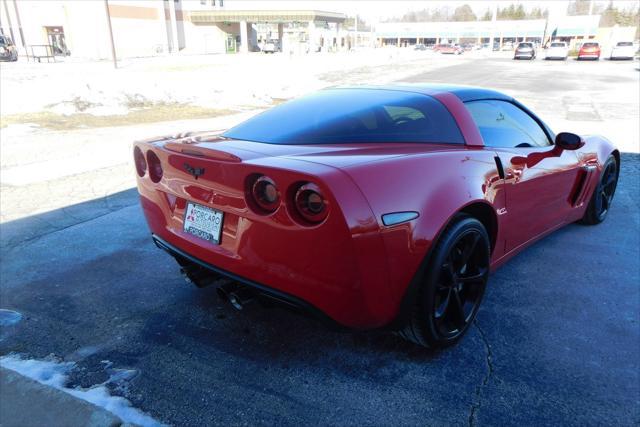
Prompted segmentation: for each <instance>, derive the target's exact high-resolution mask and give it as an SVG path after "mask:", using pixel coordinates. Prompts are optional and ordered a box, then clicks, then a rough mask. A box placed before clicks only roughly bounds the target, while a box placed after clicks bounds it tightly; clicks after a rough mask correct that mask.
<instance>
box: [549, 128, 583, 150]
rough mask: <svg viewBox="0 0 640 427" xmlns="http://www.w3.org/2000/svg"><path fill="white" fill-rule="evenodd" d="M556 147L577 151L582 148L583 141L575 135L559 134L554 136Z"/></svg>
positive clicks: (569, 133)
mask: <svg viewBox="0 0 640 427" xmlns="http://www.w3.org/2000/svg"><path fill="white" fill-rule="evenodd" d="M556 146H558V147H560V148H562V149H563V150H577V149H578V148H582V147H583V146H584V140H583V139H582V138H581V137H580V135H576V134H575V133H571V132H560V133H559V134H557V135H556Z"/></svg>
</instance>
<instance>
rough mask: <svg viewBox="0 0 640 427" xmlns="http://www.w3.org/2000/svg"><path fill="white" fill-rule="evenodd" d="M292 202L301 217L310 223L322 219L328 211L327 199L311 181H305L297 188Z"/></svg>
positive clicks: (316, 222)
mask: <svg viewBox="0 0 640 427" xmlns="http://www.w3.org/2000/svg"><path fill="white" fill-rule="evenodd" d="M294 203H295V206H296V209H297V211H298V213H299V214H300V215H301V216H302V218H303V219H304V220H305V221H308V222H310V223H312V224H318V223H320V222H322V221H324V219H325V218H326V217H327V214H328V213H329V209H328V206H327V205H328V202H327V199H325V198H324V196H323V195H322V192H321V191H320V188H318V186H317V185H315V184H313V183H306V184H303V185H302V186H300V188H298V191H296V194H295V197H294Z"/></svg>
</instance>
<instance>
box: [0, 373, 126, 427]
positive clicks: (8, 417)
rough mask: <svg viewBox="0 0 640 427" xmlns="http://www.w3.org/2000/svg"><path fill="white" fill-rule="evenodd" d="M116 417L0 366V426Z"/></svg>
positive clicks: (111, 421) (63, 425)
mask: <svg viewBox="0 0 640 427" xmlns="http://www.w3.org/2000/svg"><path fill="white" fill-rule="evenodd" d="M121 425H123V423H122V421H121V420H120V418H118V417H116V416H115V415H113V414H111V413H110V412H107V411H106V410H104V409H102V408H99V407H97V406H95V405H92V404H91V403H88V402H85V401H84V400H81V399H78V398H75V397H73V396H71V395H69V394H67V393H65V392H63V391H60V390H58V389H55V388H53V387H48V386H45V385H43V384H40V383H38V382H36V381H34V380H32V379H30V378H27V377H24V376H22V375H20V374H18V373H16V372H14V371H12V370H9V369H5V368H0V426H2V427H13V426H16V427H31V426H48V427H56V426H60V427H68V426H86V427H89V426H91V427H93V426H95V427H98V426H100V427H103V426H109V427H112V426H121Z"/></svg>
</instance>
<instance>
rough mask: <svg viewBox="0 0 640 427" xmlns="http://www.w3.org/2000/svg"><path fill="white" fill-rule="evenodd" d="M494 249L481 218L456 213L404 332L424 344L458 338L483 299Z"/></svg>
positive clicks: (444, 343) (441, 344) (451, 341)
mask: <svg viewBox="0 0 640 427" xmlns="http://www.w3.org/2000/svg"><path fill="white" fill-rule="evenodd" d="M490 255H491V249H490V242H489V237H488V235H487V231H486V230H485V228H484V226H483V225H482V223H481V222H480V221H478V220H477V219H475V218H473V217H471V216H468V215H460V216H458V217H457V218H456V219H455V220H454V221H453V222H452V223H451V224H450V225H449V226H448V227H447V229H446V230H445V231H444V232H443V234H442V236H441V237H440V238H439V239H438V242H437V244H436V246H435V249H434V251H433V254H432V256H431V260H430V262H429V265H428V268H427V270H426V271H425V272H424V274H423V277H422V281H421V283H420V288H419V292H417V294H416V298H415V301H414V302H413V305H412V310H411V312H410V314H409V318H408V319H407V321H406V323H405V325H404V328H403V329H402V330H401V331H400V335H401V336H403V337H404V338H405V339H408V340H410V341H413V342H414V343H416V344H419V345H422V346H425V347H447V346H449V345H452V344H454V343H455V342H456V341H458V340H459V339H460V338H461V337H462V336H463V335H464V333H465V332H466V331H467V330H468V329H469V327H470V325H471V324H472V322H473V320H474V319H475V316H476V314H477V312H478V309H479V307H480V303H481V302H482V297H483V295H484V290H485V288H486V285H487V281H488V278H489V260H490Z"/></svg>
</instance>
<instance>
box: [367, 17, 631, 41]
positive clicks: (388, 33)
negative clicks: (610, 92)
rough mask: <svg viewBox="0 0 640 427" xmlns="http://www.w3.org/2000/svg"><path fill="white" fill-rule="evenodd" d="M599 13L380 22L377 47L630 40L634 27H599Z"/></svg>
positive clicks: (377, 29)
mask: <svg viewBox="0 0 640 427" xmlns="http://www.w3.org/2000/svg"><path fill="white" fill-rule="evenodd" d="M599 24H600V15H582V16H564V17H560V18H556V19H549V20H547V19H535V20H517V21H498V20H496V21H467V22H413V23H404V22H403V23H395V22H391V23H380V24H378V25H377V26H376V37H377V43H378V45H380V46H384V45H396V46H407V45H412V44H417V43H424V44H437V43H447V42H448V43H464V42H472V43H479V44H480V43H489V42H490V40H491V39H493V40H494V43H496V44H498V45H499V46H500V48H502V47H503V46H504V45H505V44H506V43H516V42H521V41H532V42H537V43H540V44H545V43H547V42H549V41H550V40H561V41H566V42H568V43H569V44H570V46H571V48H575V47H576V46H577V45H579V44H581V43H583V42H584V41H585V40H596V41H599V42H600V43H603V44H604V45H605V46H606V45H607V44H612V43H615V42H616V41H620V40H625V41H631V40H633V38H634V36H635V32H636V28H635V27H628V28H627V27H613V28H601V27H599Z"/></svg>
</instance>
